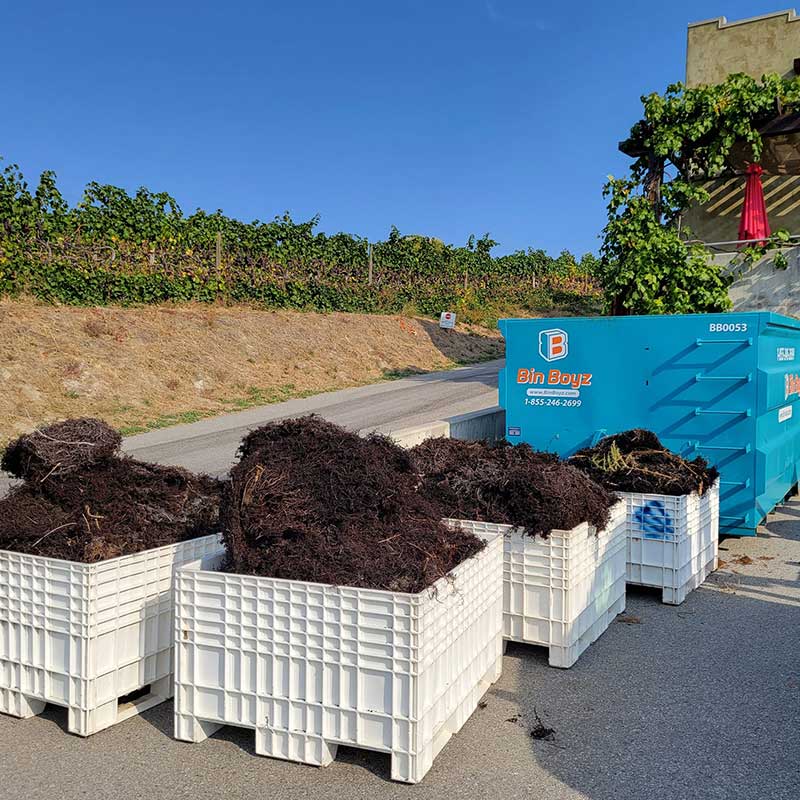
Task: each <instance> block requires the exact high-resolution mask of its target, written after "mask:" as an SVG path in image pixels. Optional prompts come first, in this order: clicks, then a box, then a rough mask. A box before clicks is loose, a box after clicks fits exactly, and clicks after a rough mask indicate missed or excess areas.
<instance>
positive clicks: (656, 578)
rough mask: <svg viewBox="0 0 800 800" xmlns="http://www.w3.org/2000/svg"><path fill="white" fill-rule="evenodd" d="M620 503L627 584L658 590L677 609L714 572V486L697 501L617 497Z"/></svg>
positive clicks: (716, 497) (625, 494)
mask: <svg viewBox="0 0 800 800" xmlns="http://www.w3.org/2000/svg"><path fill="white" fill-rule="evenodd" d="M619 494H620V497H622V498H623V500H624V501H625V509H626V531H627V538H628V567H627V569H628V583H631V584H637V585H639V586H654V587H656V588H658V589H661V590H662V594H661V599H662V602H664V603H671V604H672V605H680V604H681V603H682V602H683V601H684V600H685V599H686V595H687V594H689V592H691V591H692V589H695V588H697V587H698V586H699V585H700V584H701V583H703V581H705V579H706V578H707V577H708V576H709V575H710V574H711V573H712V572H713V571H714V570H715V569H716V568H717V564H718V552H717V546H718V542H719V481H717V482H716V483H715V484H714V485H713V486H712V487H711V488H710V489H709V490H708V491H707V492H705V493H704V494H703V495H702V496H700V495H698V494H697V493H693V494H687V495H680V496H677V497H674V496H670V495H663V494H636V493H633V492H620V493H619Z"/></svg>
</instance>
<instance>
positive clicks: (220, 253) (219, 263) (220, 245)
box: [216, 231, 222, 272]
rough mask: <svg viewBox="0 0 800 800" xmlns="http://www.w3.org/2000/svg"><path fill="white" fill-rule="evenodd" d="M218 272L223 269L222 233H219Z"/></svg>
mask: <svg viewBox="0 0 800 800" xmlns="http://www.w3.org/2000/svg"><path fill="white" fill-rule="evenodd" d="M216 263H217V272H219V271H220V269H221V267H222V231H217V257H216Z"/></svg>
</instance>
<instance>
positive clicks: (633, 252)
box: [601, 74, 800, 314]
mask: <svg viewBox="0 0 800 800" xmlns="http://www.w3.org/2000/svg"><path fill="white" fill-rule="evenodd" d="M642 104H643V107H644V109H643V110H644V114H643V116H642V119H640V120H639V121H638V122H637V123H636V124H635V125H634V126H633V127H632V128H631V131H630V135H629V137H628V138H627V139H626V140H625V141H624V142H622V143H621V144H620V150H622V152H624V153H626V154H627V155H629V156H631V157H632V158H633V163H632V164H631V167H630V170H629V174H628V176H627V177H624V178H615V177H613V176H609V179H608V183H607V184H606V186H605V188H604V195H605V196H606V197H608V198H609V200H608V222H607V224H606V227H605V229H604V231H603V244H602V246H601V256H602V264H603V272H604V278H605V292H606V303H607V308H608V310H609V311H610V312H611V313H614V314H637V313H638V314H653V313H691V312H702V311H723V310H726V309H727V308H729V306H730V300H729V299H728V294H727V287H728V285H729V283H730V278H729V277H727V276H725V275H723V274H722V273H721V271H720V269H719V267H718V266H717V265H716V264H714V263H712V262H711V260H710V259H709V257H708V254H707V252H706V251H705V249H704V248H703V247H702V245H701V244H693V243H690V242H688V241H687V240H686V237H685V235H682V233H681V231H680V229H679V224H678V222H679V218H680V216H681V214H682V213H683V212H684V211H686V209H687V208H689V206H690V205H692V204H694V203H703V202H705V201H706V200H707V199H708V193H707V191H706V190H705V189H704V188H703V182H704V181H706V180H709V179H712V178H722V177H728V176H731V175H735V174H737V169H736V164H737V163H744V162H746V161H751V162H757V161H758V160H759V159H760V158H761V154H762V149H763V141H764V140H763V137H762V131H763V129H764V127H765V126H767V125H769V124H770V123H772V124H774V122H775V121H776V120H779V119H781V118H782V117H784V116H785V115H787V114H789V113H792V112H793V111H794V110H795V109H796V108H798V107H800V79H797V78H791V79H789V78H782V77H780V76H778V75H765V76H763V77H762V79H761V80H756V79H754V78H752V77H750V76H748V75H743V74H736V75H731V76H729V77H728V78H727V79H726V80H725V81H724V82H723V83H720V84H717V85H713V86H698V87H691V88H688V87H686V86H684V85H683V84H680V83H677V84H674V85H672V86H670V87H669V88H668V89H667V91H666V92H665V93H664V94H663V95H660V94H655V93H653V94H650V95H647V96H645V97H643V98H642ZM786 238H787V234H786V233H785V232H783V231H781V232H779V233H777V234H775V237H774V239H775V241H774V242H768V243H766V245H765V246H762V247H761V248H759V252H764V251H765V250H766V249H768V248H769V247H770V246H771V245H772V246H774V244H775V243H781V242H784V241H786Z"/></svg>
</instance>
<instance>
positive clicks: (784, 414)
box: [778, 406, 792, 422]
mask: <svg viewBox="0 0 800 800" xmlns="http://www.w3.org/2000/svg"><path fill="white" fill-rule="evenodd" d="M791 418H792V407H791V406H784V407H783V408H779V409H778V422H786V420H787V419H791Z"/></svg>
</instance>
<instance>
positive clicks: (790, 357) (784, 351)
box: [777, 347, 794, 361]
mask: <svg viewBox="0 0 800 800" xmlns="http://www.w3.org/2000/svg"><path fill="white" fill-rule="evenodd" d="M777 357H778V361H794V347H779V348H778V352H777Z"/></svg>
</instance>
